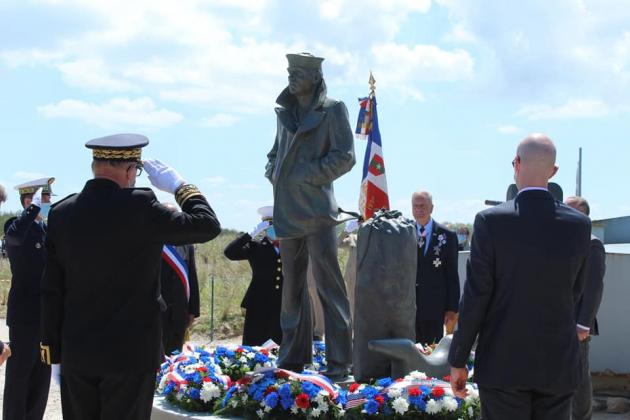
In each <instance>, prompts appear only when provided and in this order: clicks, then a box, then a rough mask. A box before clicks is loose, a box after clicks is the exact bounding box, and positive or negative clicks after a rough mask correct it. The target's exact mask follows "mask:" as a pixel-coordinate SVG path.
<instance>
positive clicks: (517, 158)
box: [512, 155, 521, 168]
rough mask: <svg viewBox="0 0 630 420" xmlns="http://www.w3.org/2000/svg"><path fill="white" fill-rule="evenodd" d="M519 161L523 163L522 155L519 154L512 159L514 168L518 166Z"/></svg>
mask: <svg viewBox="0 0 630 420" xmlns="http://www.w3.org/2000/svg"><path fill="white" fill-rule="evenodd" d="M517 162H518V163H521V157H520V156H518V155H517V156H516V157H515V158H514V159H513V160H512V168H513V167H515V166H516V163H517Z"/></svg>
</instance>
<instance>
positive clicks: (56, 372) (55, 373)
mask: <svg viewBox="0 0 630 420" xmlns="http://www.w3.org/2000/svg"><path fill="white" fill-rule="evenodd" d="M50 377H51V378H52V379H53V380H54V381H55V383H56V384H57V385H58V386H61V365H60V364H59V363H56V364H54V365H50Z"/></svg>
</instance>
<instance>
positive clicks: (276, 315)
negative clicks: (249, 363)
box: [224, 207, 283, 346]
mask: <svg viewBox="0 0 630 420" xmlns="http://www.w3.org/2000/svg"><path fill="white" fill-rule="evenodd" d="M268 208H270V207H268ZM264 209H265V208H264V207H263V208H261V209H260V210H259V212H261V211H264ZM270 219H271V213H269V214H267V216H263V220H270ZM268 235H269V232H268V233H267V235H265V236H264V237H263V238H261V239H260V240H254V239H253V238H252V236H251V235H250V234H249V233H243V234H242V235H240V236H238V237H237V238H236V239H235V240H233V241H232V242H231V243H230V244H229V245H228V246H227V247H226V248H225V251H224V253H225V256H226V257H227V258H228V259H230V260H232V261H241V260H247V262H249V265H250V267H251V269H252V280H251V282H250V284H249V287H248V288H247V292H246V293H245V296H244V297H243V300H242V302H241V307H242V308H244V309H245V310H246V312H245V325H244V328H243V345H246V346H260V345H262V344H263V343H264V342H265V341H267V340H268V339H270V338H271V339H272V340H273V341H275V342H276V343H277V344H280V343H281V342H282V327H281V326H280V310H281V307H282V280H283V276H282V259H281V258H280V250H279V247H278V244H277V243H276V244H274V241H273V239H270V238H269V236H268ZM271 236H273V235H271Z"/></svg>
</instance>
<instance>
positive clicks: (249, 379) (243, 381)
mask: <svg viewBox="0 0 630 420" xmlns="http://www.w3.org/2000/svg"><path fill="white" fill-rule="evenodd" d="M251 382H252V377H251V376H243V377H242V378H241V379H239V380H237V381H236V383H237V384H239V385H248V384H250V383H251Z"/></svg>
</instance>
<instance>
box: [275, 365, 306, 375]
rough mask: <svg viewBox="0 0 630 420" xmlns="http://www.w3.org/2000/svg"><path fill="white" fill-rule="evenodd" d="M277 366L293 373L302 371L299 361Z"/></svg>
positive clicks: (302, 366)
mask: <svg viewBox="0 0 630 420" xmlns="http://www.w3.org/2000/svg"><path fill="white" fill-rule="evenodd" d="M278 368H280V369H284V370H290V371H291V372H295V373H302V371H303V370H304V365H301V364H299V363H286V364H284V365H282V366H278Z"/></svg>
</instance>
